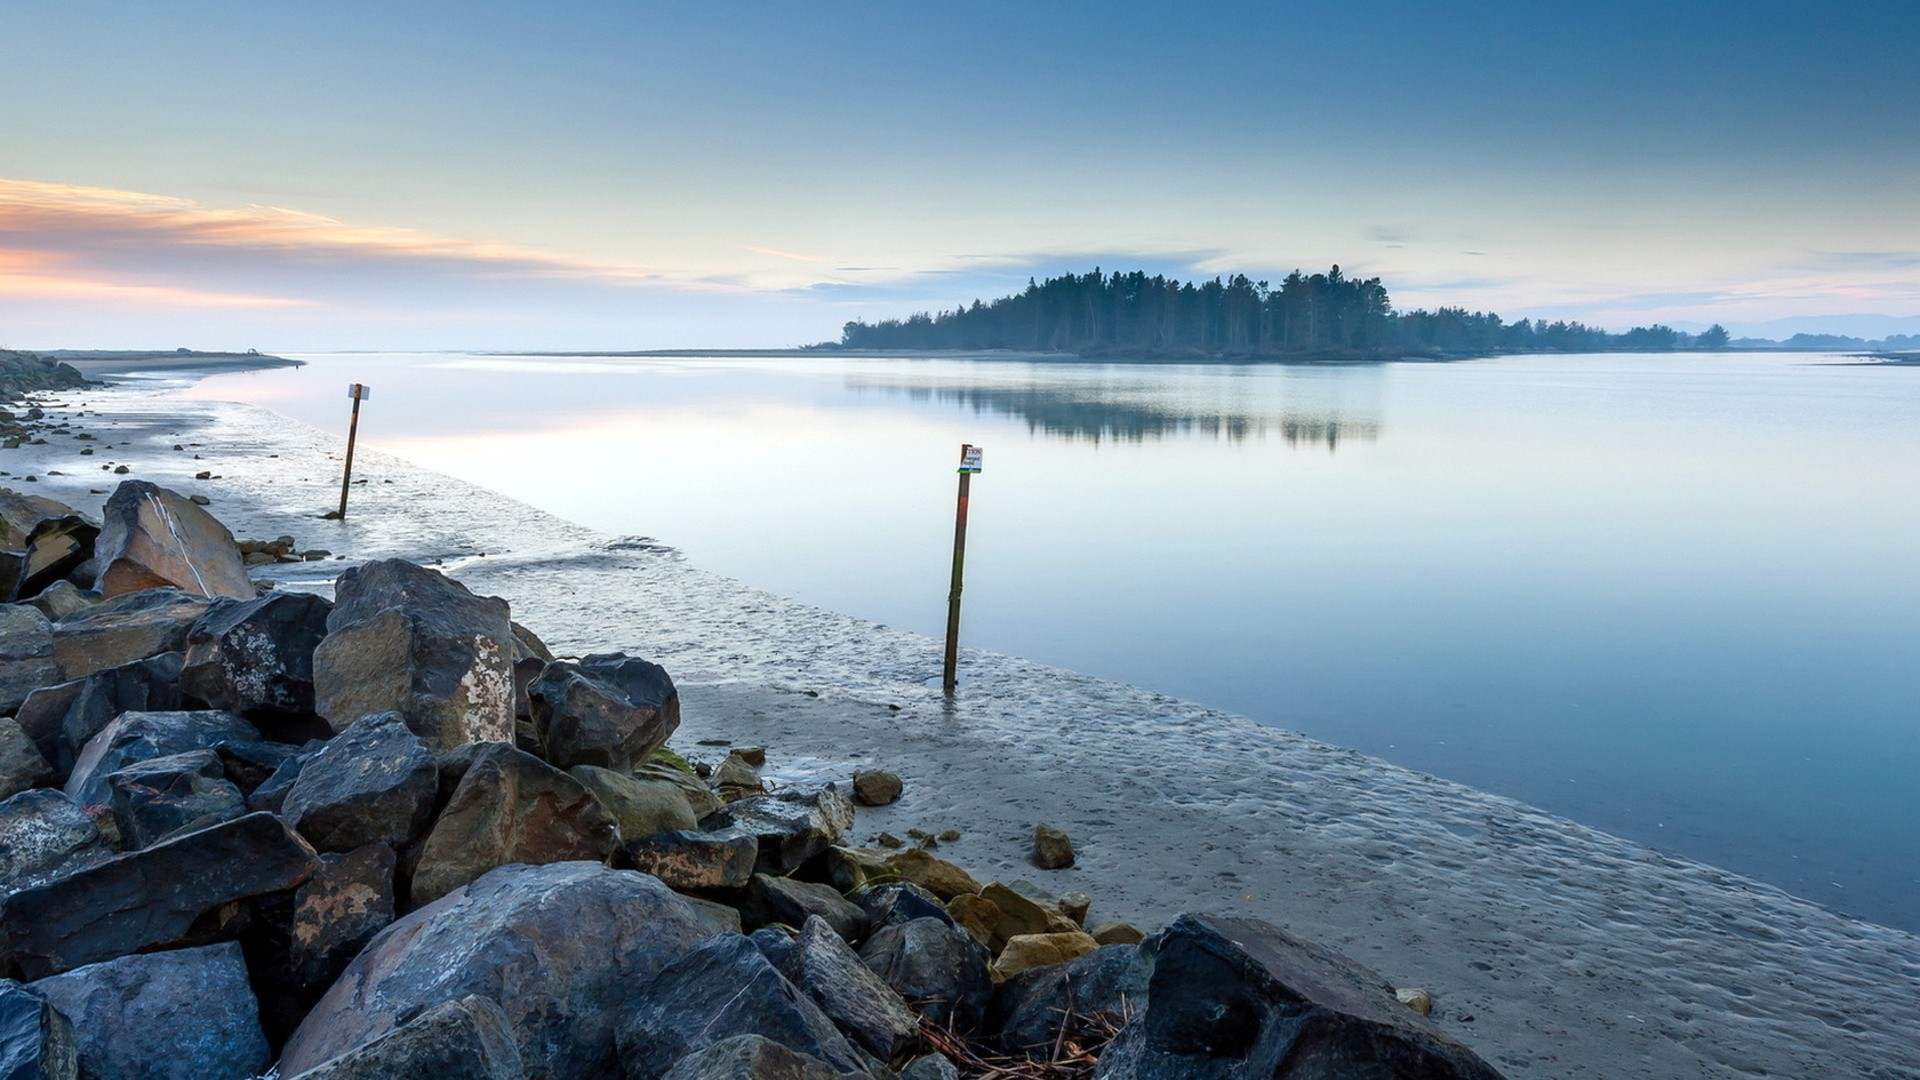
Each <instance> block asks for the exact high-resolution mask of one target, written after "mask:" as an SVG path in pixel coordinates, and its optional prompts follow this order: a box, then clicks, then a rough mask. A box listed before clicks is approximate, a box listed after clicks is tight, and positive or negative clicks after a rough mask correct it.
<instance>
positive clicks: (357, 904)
mask: <svg viewBox="0 0 1920 1080" xmlns="http://www.w3.org/2000/svg"><path fill="white" fill-rule="evenodd" d="M393 868H394V857H393V849H392V848H390V847H388V846H386V845H385V844H369V845H367V846H366V847H363V848H358V849H356V850H354V851H349V852H345V853H339V854H328V855H322V856H320V866H319V869H317V870H315V871H314V874H313V876H312V877H310V878H308V879H307V880H306V883H305V884H303V885H301V886H300V887H299V888H298V889H296V890H295V891H294V894H293V931H292V940H291V942H290V943H289V947H288V954H289V955H288V967H289V968H290V970H291V973H292V975H293V977H294V979H295V980H296V981H297V982H298V983H299V984H300V985H301V987H303V988H312V990H313V991H314V994H315V996H316V997H317V996H318V993H319V991H321V990H324V989H325V988H326V987H327V986H329V985H330V984H332V982H333V980H334V979H335V978H337V977H338V976H339V974H340V972H341V971H342V970H344V969H345V968H346V966H347V964H348V962H349V961H351V960H352V959H353V958H354V957H355V956H358V955H359V954H360V950H361V949H362V948H364V947H365V946H366V944H367V942H369V941H371V940H373V936H374V935H375V934H378V933H379V932H380V931H382V930H385V929H386V928H387V927H388V926H389V925H390V924H392V922H393V917H394V902H393V887H394V886H393ZM308 1000H309V1001H311V1000H313V999H312V998H309V999H308Z"/></svg>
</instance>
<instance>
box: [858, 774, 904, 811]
mask: <svg viewBox="0 0 1920 1080" xmlns="http://www.w3.org/2000/svg"><path fill="white" fill-rule="evenodd" d="M900 791H901V784H900V777H899V776H898V775H897V774H895V773H890V772H888V771H886V770H885V769H856V770H854V773H853V801H854V802H856V803H859V804H860V805H861V806H888V805H891V804H893V803H896V802H899V801H900Z"/></svg>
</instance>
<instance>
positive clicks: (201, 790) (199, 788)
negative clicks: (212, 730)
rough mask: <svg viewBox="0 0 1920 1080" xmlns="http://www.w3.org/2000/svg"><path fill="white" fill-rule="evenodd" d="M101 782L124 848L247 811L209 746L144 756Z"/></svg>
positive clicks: (189, 830)
mask: <svg viewBox="0 0 1920 1080" xmlns="http://www.w3.org/2000/svg"><path fill="white" fill-rule="evenodd" d="M107 786H108V788H109V789H110V790H111V791H112V792H113V819H114V821H115V822H116V823H117V824H118V825H119V826H120V839H121V843H122V844H123V845H124V846H125V847H126V848H127V849H128V850H130V851H132V850H137V849H139V848H144V847H151V846H152V845H154V844H157V843H159V842H161V841H163V840H166V839H169V838H171V837H173V836H176V835H180V834H183V833H188V832H192V831H194V830H195V829H204V828H206V827H207V826H209V825H217V824H219V823H220V822H223V821H232V820H233V819H234V818H237V817H239V816H240V815H242V814H244V813H246V812H247V800H246V797H245V796H243V795H241V794H240V789H239V788H238V787H235V786H234V785H233V784H232V783H230V782H229V781H228V780H227V776H226V769H225V768H224V767H223V766H222V764H221V762H220V755H218V754H216V753H214V752H213V751H212V750H189V751H187V752H186V753H184V754H169V755H167V756H166V757H157V758H149V759H148V760H146V761H142V762H139V763H137V764H134V765H130V766H128V767H127V768H124V769H121V770H119V771H118V772H114V773H109V774H108V776H107Z"/></svg>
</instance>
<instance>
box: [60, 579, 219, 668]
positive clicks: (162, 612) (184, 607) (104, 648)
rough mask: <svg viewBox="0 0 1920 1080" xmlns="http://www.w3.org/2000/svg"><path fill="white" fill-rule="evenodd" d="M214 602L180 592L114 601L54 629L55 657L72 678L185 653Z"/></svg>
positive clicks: (156, 591) (156, 592) (137, 595)
mask: <svg viewBox="0 0 1920 1080" xmlns="http://www.w3.org/2000/svg"><path fill="white" fill-rule="evenodd" d="M212 603H213V601H211V600H209V599H208V598H206V597H204V596H197V595H195V594H193V593H187V592H182V591H181V590H179V589H149V590H147V591H145V592H137V593H130V594H128V595H126V596H118V597H114V598H113V599H111V600H106V601H103V602H101V603H98V604H94V605H93V606H91V607H89V608H87V609H86V610H84V611H81V612H78V613H76V614H73V615H69V616H67V617H66V618H64V619H62V620H60V621H59V622H57V623H55V624H54V626H53V658H54V660H55V661H56V662H58V663H59V665H60V671H61V674H62V676H63V677H64V678H66V679H69V680H71V679H82V678H85V677H86V676H88V675H91V674H93V673H94V672H96V671H102V670H105V669H106V668H117V667H124V666H126V665H127V664H132V663H136V662H138V661H141V660H146V659H150V658H152V657H155V656H159V655H160V654H162V653H170V652H180V651H182V650H184V649H185V648H186V647H187V635H188V633H190V632H191V631H192V630H193V624H194V623H197V622H199V621H200V617H201V616H202V615H205V614H206V613H207V609H208V608H209V607H210V606H212Z"/></svg>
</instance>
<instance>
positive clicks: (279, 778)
mask: <svg viewBox="0 0 1920 1080" xmlns="http://www.w3.org/2000/svg"><path fill="white" fill-rule="evenodd" d="M323 745H325V744H324V743H321V744H317V745H315V746H314V748H313V749H312V750H309V751H306V752H303V753H295V754H293V755H291V756H290V757H288V758H287V759H286V760H285V761H283V762H281V763H280V765H279V767H277V768H275V769H274V770H273V772H272V773H271V774H269V775H268V776H267V778H266V779H265V780H262V781H261V782H260V786H259V787H256V788H254V789H253V790H252V791H250V792H248V793H247V809H249V810H269V811H272V812H273V813H276V814H277V813H279V812H280V811H281V809H282V808H284V807H285V806H286V803H287V796H288V795H291V794H293V785H295V784H297V783H299V782H300V772H301V770H303V769H305V768H306V767H307V760H308V759H309V758H311V757H313V755H314V754H315V753H317V752H318V751H319V748H320V746H323Z"/></svg>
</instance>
